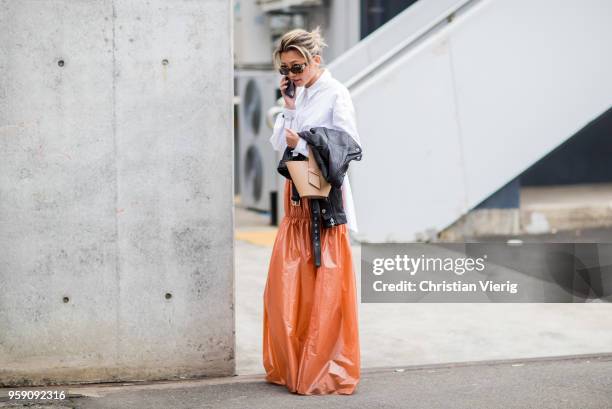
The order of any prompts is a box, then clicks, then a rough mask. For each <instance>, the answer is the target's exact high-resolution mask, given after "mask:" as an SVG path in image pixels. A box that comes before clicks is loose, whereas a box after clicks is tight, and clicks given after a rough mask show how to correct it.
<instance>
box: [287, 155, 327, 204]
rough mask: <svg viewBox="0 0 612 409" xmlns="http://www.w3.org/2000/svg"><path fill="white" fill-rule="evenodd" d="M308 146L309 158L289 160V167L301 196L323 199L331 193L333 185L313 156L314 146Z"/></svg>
mask: <svg viewBox="0 0 612 409" xmlns="http://www.w3.org/2000/svg"><path fill="white" fill-rule="evenodd" d="M307 146H308V160H290V161H287V169H288V170H289V174H290V175H291V180H292V181H293V183H294V184H295V187H296V188H297V191H298V193H299V194H300V197H303V198H308V199H323V198H325V197H327V196H328V195H329V191H330V190H331V185H330V184H329V182H328V181H327V180H325V178H324V177H323V175H321V169H319V165H317V161H316V160H315V158H314V157H313V154H312V148H311V147H310V145H307Z"/></svg>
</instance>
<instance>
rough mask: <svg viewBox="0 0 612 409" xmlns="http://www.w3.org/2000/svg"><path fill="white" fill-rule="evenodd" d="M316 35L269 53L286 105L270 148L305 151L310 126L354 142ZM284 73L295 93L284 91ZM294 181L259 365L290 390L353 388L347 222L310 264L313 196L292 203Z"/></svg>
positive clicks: (351, 218) (355, 359)
mask: <svg viewBox="0 0 612 409" xmlns="http://www.w3.org/2000/svg"><path fill="white" fill-rule="evenodd" d="M324 46H326V44H325V43H324V42H323V39H322V38H321V35H320V33H319V28H318V27H317V29H315V30H314V31H313V32H307V31H305V30H301V29H297V30H293V31H290V32H288V33H286V34H285V35H284V36H283V37H282V38H281V39H280V42H279V44H278V46H277V48H276V50H275V51H274V62H275V65H276V66H277V67H278V68H279V70H280V72H281V74H282V75H283V77H282V79H281V82H280V89H281V94H282V96H283V99H284V101H285V107H284V109H283V112H282V114H280V115H278V117H277V119H276V124H275V126H274V131H273V134H272V136H271V137H270V142H271V143H272V146H273V147H274V149H275V150H277V151H281V152H284V151H285V148H286V147H289V148H292V149H293V155H297V154H298V153H301V154H303V155H305V156H308V150H307V146H306V141H305V140H304V139H302V138H300V136H299V135H298V134H297V132H301V131H303V130H309V129H310V128H311V127H314V126H322V127H327V128H332V129H338V130H342V131H345V132H347V133H349V134H350V135H351V136H352V137H353V139H355V141H356V142H357V143H358V144H359V136H358V134H357V130H356V125H355V113H354V108H353V104H352V101H351V97H350V94H349V92H348V90H347V89H346V87H345V86H344V85H342V84H341V83H340V82H338V81H337V80H335V79H334V78H333V77H332V76H331V73H330V72H329V70H327V69H326V68H323V67H321V64H322V59H321V49H322V48H323V47H324ZM286 76H288V77H289V79H290V80H291V81H293V82H294V84H295V86H296V92H295V96H294V98H290V97H289V96H287V94H286V90H287V85H288V83H287V80H286V78H285V77H286ZM291 183H292V182H291V180H289V179H286V180H285V186H284V208H285V217H284V218H283V219H282V221H281V223H280V226H279V229H278V233H277V235H276V240H275V242H274V247H273V249H272V256H271V258H270V265H269V269H268V278H267V282H266V288H265V292H264V318H263V330H264V331H263V364H264V367H265V370H266V380H267V381H268V382H271V383H276V384H280V385H286V387H287V388H288V389H289V390H290V391H291V392H294V393H298V394H301V395H313V394H321V395H322V394H352V393H353V392H354V391H355V389H356V386H357V384H358V382H359V379H360V351H359V332H358V323H357V295H356V293H357V292H356V287H355V274H354V270H353V259H352V252H351V247H350V241H349V235H348V230H347V224H339V225H336V226H333V227H329V228H325V229H321V265H320V267H316V266H315V264H314V262H313V249H312V245H311V241H310V232H311V228H312V226H311V221H310V218H309V215H310V201H309V199H303V198H301V199H300V200H299V201H297V202H292V201H291V199H290V197H291ZM342 198H343V206H344V210H345V212H346V216H347V217H346V219H347V223H348V228H350V229H351V230H353V231H357V223H356V220H355V211H354V208H353V201H352V195H351V190H350V185H349V180H348V177H345V178H344V180H343V184H342Z"/></svg>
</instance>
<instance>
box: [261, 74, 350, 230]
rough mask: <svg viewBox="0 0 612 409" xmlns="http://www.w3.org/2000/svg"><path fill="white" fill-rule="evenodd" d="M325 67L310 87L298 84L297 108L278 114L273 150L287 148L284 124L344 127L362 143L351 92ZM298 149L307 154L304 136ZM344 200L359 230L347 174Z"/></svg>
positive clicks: (303, 128)
mask: <svg viewBox="0 0 612 409" xmlns="http://www.w3.org/2000/svg"><path fill="white" fill-rule="evenodd" d="M323 70H324V71H323V74H321V76H320V77H319V78H317V80H316V81H315V82H314V84H312V85H311V86H310V87H308V88H306V87H299V86H298V87H296V97H295V109H288V108H283V112H282V113H281V114H279V115H278V116H277V117H276V123H275V124H274V131H273V133H272V136H270V143H271V144H272V147H273V148H274V150H276V151H279V152H284V151H285V148H286V147H287V139H286V136H285V128H290V129H293V130H294V131H295V132H296V133H298V132H302V131H308V130H309V129H310V128H314V127H316V126H323V127H326V128H331V129H337V130H341V131H345V132H347V133H348V134H349V135H351V136H352V137H353V139H354V140H355V141H356V142H357V143H358V144H359V146H361V141H360V139H359V134H358V133H357V124H356V121H355V108H354V107H353V101H352V100H351V95H350V93H349V91H348V89H347V88H346V87H345V86H344V85H343V84H342V83H341V82H339V81H338V80H336V79H335V78H333V77H332V75H331V73H330V72H329V69H327V68H324V69H323ZM298 153H301V154H303V155H304V156H308V149H307V147H306V140H304V139H302V138H300V140H299V142H298V144H297V146H296V147H295V148H294V149H293V156H297V154H298ZM342 200H343V206H344V211H345V214H346V219H347V223H348V227H349V229H351V230H353V231H354V232H357V220H356V218H355V205H354V203H353V195H352V193H351V185H350V184H349V179H348V175H345V177H344V180H343V182H342Z"/></svg>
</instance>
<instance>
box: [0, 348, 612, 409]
mask: <svg viewBox="0 0 612 409" xmlns="http://www.w3.org/2000/svg"><path fill="white" fill-rule="evenodd" d="M67 392H68V397H69V399H67V400H65V401H62V402H57V403H51V404H50V405H49V404H45V406H39V405H34V406H25V405H24V404H22V403H18V404H17V403H9V402H7V401H6V396H7V394H8V390H7V389H0V408H11V407H12V408H21V407H28V408H30V409H32V408H34V409H37V408H49V407H50V408H77V409H81V408H82V409H98V408H99V409H110V408H113V409H115V408H116V409H124V408H125V409H139V408H143V409H182V408H185V409H187V408H189V409H196V408H198V409H199V408H220V409H245V408H248V409H258V408H261V409H269V408H283V409H289V408H296V409H297V408H317V409H320V408H326V409H327V408H329V409H334V408H355V409H357V408H358V409H362V408H367V409H374V408H410V409H420V408H422V409H436V408H453V409H463V408H465V409H497V408H499V409H502V408H503V409H511V408H517V409H519V408H520V409H526V408H537V409H548V408H550V409H552V408H555V409H565V408H567V409H609V408H611V407H612V354H604V355H600V356H574V357H556V358H548V359H541V358H540V359H531V360H512V361H489V362H470V363H459V364H440V365H422V366H412V367H402V368H397V367H396V368H376V369H367V370H366V369H364V370H362V378H361V381H360V383H359V385H358V389H357V391H356V392H355V393H354V394H353V395H349V396H338V395H327V396H303V395H296V394H292V393H289V392H288V391H287V389H286V388H285V387H284V386H279V385H274V384H269V383H266V382H265V380H264V379H263V375H254V376H237V377H233V378H217V379H207V380H206V379H204V380H191V381H183V382H173V383H151V384H142V385H135V384H131V385H124V386H121V385H113V384H107V385H90V386H80V387H69V388H68V389H67Z"/></svg>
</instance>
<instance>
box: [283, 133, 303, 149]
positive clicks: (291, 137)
mask: <svg viewBox="0 0 612 409" xmlns="http://www.w3.org/2000/svg"><path fill="white" fill-rule="evenodd" d="M285 138H287V146H289V147H290V148H295V147H296V146H297V143H298V142H299V140H300V136H299V135H298V134H297V133H295V131H294V130H293V129H289V128H285Z"/></svg>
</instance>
